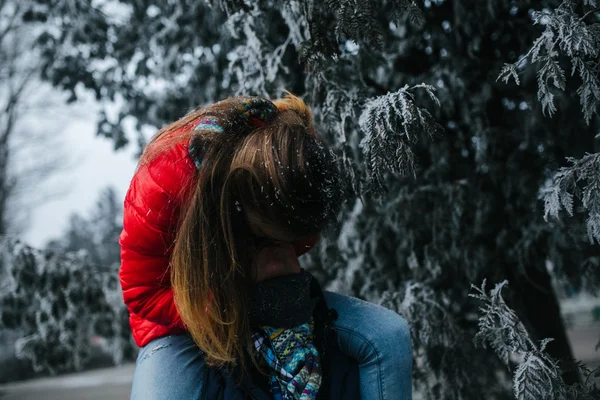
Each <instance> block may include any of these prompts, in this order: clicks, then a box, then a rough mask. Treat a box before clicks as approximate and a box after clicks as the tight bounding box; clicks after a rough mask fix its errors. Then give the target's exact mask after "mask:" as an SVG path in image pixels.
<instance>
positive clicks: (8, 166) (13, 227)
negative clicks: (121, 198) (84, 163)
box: [0, 0, 68, 235]
mask: <svg viewBox="0 0 600 400" xmlns="http://www.w3.org/2000/svg"><path fill="white" fill-rule="evenodd" d="M31 5H32V3H31V2H29V1H27V0H26V1H19V2H17V1H1V2H0V235H4V234H13V235H15V234H21V233H23V231H24V230H25V229H26V228H27V227H28V224H29V218H30V213H31V210H32V209H33V208H34V207H35V206H36V205H38V204H39V203H40V202H41V201H42V199H43V200H44V201H47V200H48V199H49V198H50V197H52V196H58V195H60V194H61V193H63V191H64V188H63V187H61V186H60V185H59V183H58V182H54V187H53V188H50V187H48V185H45V183H46V182H47V181H48V179H49V178H50V177H53V176H55V175H56V174H57V173H58V172H60V171H61V170H63V169H64V168H65V167H66V166H67V163H68V157H66V154H65V153H64V151H63V148H62V143H61V141H60V133H59V132H57V131H54V130H53V129H50V128H49V126H48V125H49V124H48V123H47V121H50V120H52V119H53V118H55V117H56V116H55V115H53V114H54V112H53V111H55V107H56V105H57V104H58V105H59V104H61V103H62V102H63V101H62V100H61V99H60V96H54V97H51V96H48V92H49V91H50V90H51V89H52V88H51V87H49V85H48V84H47V83H44V82H42V81H41V80H40V74H41V62H40V54H39V51H38V50H37V48H36V47H35V42H36V39H37V37H38V35H39V34H40V32H41V31H40V26H41V25H42V22H41V21H38V22H37V23H32V22H31V21H30V20H29V19H28V18H27V15H28V14H27V11H28V10H29V9H30V8H31ZM32 114H37V115H40V116H43V117H42V121H43V122H42V124H38V125H35V124H31V123H30V122H31V121H30V120H29V121H27V119H28V116H31V115H32ZM42 188H43V189H44V190H43V192H44V193H43V194H42V193H41V192H42V190H41V189H42Z"/></svg>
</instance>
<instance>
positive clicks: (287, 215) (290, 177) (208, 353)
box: [141, 94, 342, 367]
mask: <svg viewBox="0 0 600 400" xmlns="http://www.w3.org/2000/svg"><path fill="white" fill-rule="evenodd" d="M247 100H248V98H231V99H227V100H223V101H221V102H219V103H216V104H214V105H211V106H208V107H204V108H199V109H197V110H195V111H193V112H192V113H190V114H188V115H187V116H185V117H184V118H182V119H181V120H179V121H177V122H175V123H174V124H172V125H170V126H168V127H166V128H164V129H163V130H161V131H160V132H159V133H158V134H157V135H156V136H155V138H154V139H153V140H152V141H151V143H150V144H149V146H148V147H147V150H146V152H145V153H144V155H143V156H142V161H141V162H147V161H148V160H151V159H152V158H153V157H155V156H156V155H157V154H159V153H160V152H161V151H164V150H165V149H166V148H169V146H170V145H171V143H173V142H176V141H180V140H182V138H189V140H190V141H191V143H192V144H195V145H197V146H198V147H200V148H202V149H203V152H202V155H201V164H200V165H201V166H200V169H199V171H198V172H197V174H196V176H194V177H192V179H194V181H193V182H190V184H191V186H192V188H193V189H191V190H192V193H190V195H189V200H188V201H187V204H185V206H184V207H183V209H182V213H181V219H180V222H179V225H178V228H177V229H178V231H177V236H176V241H175V244H174V248H173V253H172V257H171V264H170V268H171V283H172V286H173V290H174V297H175V303H176V306H177V309H178V311H179V313H180V315H181V318H182V321H183V322H184V324H185V326H186V328H187V329H188V331H189V333H190V334H191V336H192V338H193V339H194V341H195V342H196V344H197V345H198V346H199V347H200V348H201V349H202V350H203V351H204V353H205V360H206V362H207V363H208V364H209V365H236V364H238V363H241V365H242V367H243V366H244V362H245V361H244V360H245V358H246V356H247V355H251V354H252V352H251V351H250V349H251V347H250V346H251V343H250V335H251V332H250V326H249V322H248V317H247V314H248V310H247V298H248V296H249V291H250V288H251V285H252V283H253V277H252V263H253V259H254V256H255V254H256V251H257V247H256V243H257V239H258V238H263V239H264V238H267V239H270V240H276V241H286V242H291V241H296V240H302V239H305V238H308V237H311V236H314V235H315V234H318V233H319V232H320V231H321V230H322V229H323V227H324V226H325V224H327V222H329V221H331V219H332V218H333V217H334V216H335V215H336V214H337V212H338V210H339V208H340V206H341V203H342V191H341V179H340V175H339V166H338V163H337V161H336V159H335V156H334V155H333V152H331V151H330V150H329V149H328V148H327V146H326V145H325V143H324V142H323V141H322V139H321V138H320V137H319V136H318V135H317V134H316V133H315V129H314V127H313V123H312V113H311V110H310V108H309V107H308V106H307V105H306V104H305V103H304V102H303V101H302V100H301V99H300V98H298V97H295V96H293V95H290V94H288V95H287V96H286V97H284V98H283V99H279V100H275V101H273V103H265V104H267V106H268V105H271V106H272V105H273V104H274V105H275V107H276V108H273V109H274V110H275V112H274V113H272V114H273V115H272V116H270V118H268V119H267V120H266V121H260V123H259V124H252V123H249V122H248V121H247V119H246V120H244V119H243V118H242V119H240V118H239V116H240V113H241V112H240V110H242V109H243V107H240V104H245V103H244V102H247ZM267 108H268V107H267ZM206 117H210V118H212V119H213V120H215V121H216V122H217V123H218V124H219V125H220V126H221V127H222V128H223V132H220V133H215V132H213V131H208V130H207V131H202V130H200V131H197V130H194V129H193V127H194V125H195V124H197V121H198V120H199V119H202V118H206ZM260 125H262V126H260ZM184 184H185V183H184ZM251 358H252V357H251ZM252 360H253V359H252Z"/></svg>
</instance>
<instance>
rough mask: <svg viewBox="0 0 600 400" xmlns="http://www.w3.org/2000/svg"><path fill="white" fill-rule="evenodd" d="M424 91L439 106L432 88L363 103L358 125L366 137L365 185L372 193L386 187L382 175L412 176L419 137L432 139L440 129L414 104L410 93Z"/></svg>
mask: <svg viewBox="0 0 600 400" xmlns="http://www.w3.org/2000/svg"><path fill="white" fill-rule="evenodd" d="M417 88H420V89H423V90H424V91H425V92H426V93H427V94H428V95H429V96H430V97H431V98H432V99H433V100H434V101H435V102H436V103H437V105H438V106H439V102H438V100H437V98H436V97H435V94H434V91H435V88H433V87H431V86H428V85H424V84H422V85H416V86H414V87H412V88H409V87H408V85H406V86H404V87H403V88H402V89H400V90H399V91H397V92H395V93H388V94H386V95H383V96H378V97H375V98H373V99H370V100H368V101H367V102H366V104H365V105H364V108H363V112H362V114H361V116H360V119H359V120H358V124H359V126H360V128H361V129H362V131H363V132H364V133H365V137H364V139H363V140H362V141H361V147H362V148H363V149H364V153H365V161H366V165H367V170H368V184H369V186H370V187H372V188H374V189H381V188H383V187H384V186H385V179H384V177H383V175H384V173H386V172H391V173H393V174H408V173H411V174H412V173H414V154H413V152H412V146H411V145H413V144H414V143H416V142H417V140H418V139H419V138H420V137H421V136H424V135H425V136H426V135H429V136H434V134H436V133H439V132H440V131H442V128H441V127H440V126H439V125H438V123H437V122H436V121H435V120H434V118H433V117H432V116H431V114H430V113H429V111H427V110H426V109H423V108H419V107H417V106H416V105H415V103H414V96H413V95H412V93H411V92H410V90H414V89H417Z"/></svg>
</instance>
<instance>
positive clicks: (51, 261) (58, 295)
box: [0, 237, 132, 373]
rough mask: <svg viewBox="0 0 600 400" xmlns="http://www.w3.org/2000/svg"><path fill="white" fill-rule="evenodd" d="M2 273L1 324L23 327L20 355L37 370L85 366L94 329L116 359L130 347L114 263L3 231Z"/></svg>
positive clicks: (2, 326)
mask: <svg viewBox="0 0 600 400" xmlns="http://www.w3.org/2000/svg"><path fill="white" fill-rule="evenodd" d="M0 277H1V278H2V281H1V283H0V329H11V330H17V331H20V332H21V334H22V336H21V338H20V339H19V340H18V341H17V342H16V353H17V356H18V357H19V358H22V359H27V360H30V361H31V363H32V365H33V368H34V369H35V370H36V371H48V372H50V373H57V372H61V371H70V370H77V369H81V368H82V367H84V366H85V364H86V362H87V361H88V358H89V356H90V349H91V345H90V339H91V337H92V336H93V335H101V336H103V337H105V338H106V339H107V340H108V343H109V346H110V347H111V349H114V350H116V351H115V352H114V353H113V354H114V355H115V358H116V360H115V361H117V362H119V361H121V359H122V358H123V356H124V354H123V352H128V351H129V352H131V350H132V346H131V344H128V343H129V342H130V338H129V336H130V333H129V328H128V326H127V319H126V312H125V310H124V307H123V305H122V299H121V294H120V286H119V284H118V278H117V275H116V271H115V270H114V268H105V267H99V266H94V265H92V264H90V263H89V262H88V260H87V259H86V257H85V256H82V255H79V254H67V255H61V254H57V253H55V252H52V251H38V250H35V249H32V248H30V247H28V246H26V245H25V244H23V243H21V242H19V241H18V240H15V239H11V238H9V237H3V238H1V239H0ZM128 347H129V349H127V348H128Z"/></svg>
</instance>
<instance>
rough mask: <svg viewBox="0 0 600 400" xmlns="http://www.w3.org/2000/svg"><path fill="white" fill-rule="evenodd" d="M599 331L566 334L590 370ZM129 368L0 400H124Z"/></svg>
mask: <svg viewBox="0 0 600 400" xmlns="http://www.w3.org/2000/svg"><path fill="white" fill-rule="evenodd" d="M599 337H600V327H589V328H578V329H574V330H570V331H569V338H570V339H571V343H572V345H573V351H574V352H575V357H576V358H578V359H580V360H582V361H583V362H585V363H586V364H588V365H589V366H590V367H592V368H594V367H597V366H599V365H600V352H595V351H594V348H595V346H596V343H597V342H598V338H599ZM132 375H133V365H125V366H121V367H116V368H107V369H99V370H94V371H87V372H82V373H79V374H71V375H64V376H60V377H56V378H44V379H35V380H31V381H26V382H19V383H13V384H9V385H4V386H0V399H1V400H42V399H43V400H106V399H110V400H127V399H128V398H129V389H130V386H131V376H132Z"/></svg>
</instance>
